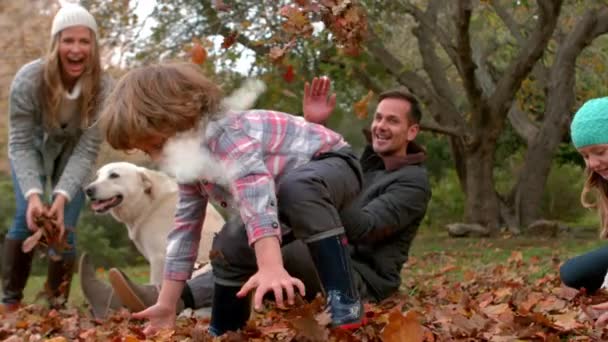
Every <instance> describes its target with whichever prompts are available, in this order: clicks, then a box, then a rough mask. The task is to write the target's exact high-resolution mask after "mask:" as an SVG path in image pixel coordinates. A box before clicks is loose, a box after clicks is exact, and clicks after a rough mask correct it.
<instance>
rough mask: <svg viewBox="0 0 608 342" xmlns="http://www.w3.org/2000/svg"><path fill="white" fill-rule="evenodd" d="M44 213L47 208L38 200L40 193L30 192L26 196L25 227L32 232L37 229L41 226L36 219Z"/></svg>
mask: <svg viewBox="0 0 608 342" xmlns="http://www.w3.org/2000/svg"><path fill="white" fill-rule="evenodd" d="M45 214H47V209H46V207H45V206H44V204H42V201H41V200H40V195H38V194H31V195H30V196H29V197H28V198H27V211H26V213H25V220H26V222H27V228H28V229H29V230H31V231H32V232H35V231H37V230H38V229H40V228H42V227H40V226H38V224H37V223H36V221H37V219H38V218H39V217H40V216H43V215H45Z"/></svg>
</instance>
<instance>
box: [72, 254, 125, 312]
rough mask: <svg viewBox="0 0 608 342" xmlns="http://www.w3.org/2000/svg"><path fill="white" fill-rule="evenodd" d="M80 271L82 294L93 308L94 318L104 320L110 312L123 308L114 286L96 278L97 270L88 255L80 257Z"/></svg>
mask: <svg viewBox="0 0 608 342" xmlns="http://www.w3.org/2000/svg"><path fill="white" fill-rule="evenodd" d="M78 269H79V271H78V272H79V273H78V274H79V276H80V287H81V289H82V294H83V295H84V298H85V299H86V301H87V302H88V303H89V305H90V307H91V311H92V314H93V317H95V318H97V319H103V318H105V317H106V316H107V315H108V313H109V312H110V310H118V309H120V308H121V307H122V303H121V302H120V298H118V296H116V293H115V292H114V290H113V289H112V286H110V284H108V283H105V282H103V281H101V280H99V279H97V277H96V276H95V268H94V267H93V264H92V263H91V262H90V260H89V256H88V255H87V253H83V254H82V256H81V257H80V264H79V267H78Z"/></svg>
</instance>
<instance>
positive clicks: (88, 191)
mask: <svg viewBox="0 0 608 342" xmlns="http://www.w3.org/2000/svg"><path fill="white" fill-rule="evenodd" d="M84 193H85V194H86V195H87V196H88V197H89V198H93V197H95V188H94V187H92V186H89V187H87V188H86V189H84Z"/></svg>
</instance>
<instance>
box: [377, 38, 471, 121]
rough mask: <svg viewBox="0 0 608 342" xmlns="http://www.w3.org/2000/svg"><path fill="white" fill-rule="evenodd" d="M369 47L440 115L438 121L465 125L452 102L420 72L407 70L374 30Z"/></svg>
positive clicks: (388, 68)
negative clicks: (435, 89) (442, 95)
mask: <svg viewBox="0 0 608 342" xmlns="http://www.w3.org/2000/svg"><path fill="white" fill-rule="evenodd" d="M367 49H368V51H369V52H370V54H371V55H372V56H374V58H376V59H378V61H380V62H381V63H382V65H384V67H385V68H386V69H387V71H388V72H389V73H390V74H392V75H393V76H394V77H395V78H396V79H397V81H398V82H399V83H400V84H402V85H404V86H406V87H408V88H409V89H410V91H411V92H412V93H414V94H416V95H417V96H418V97H419V98H420V100H422V102H423V103H425V104H426V105H427V106H428V107H429V109H430V111H431V112H432V113H434V114H435V115H437V116H438V120H437V121H438V122H449V123H450V124H452V125H462V126H463V127H464V122H463V120H462V118H461V116H460V114H459V113H458V112H455V111H454V110H453V109H452V104H450V103H449V101H448V100H446V99H444V98H442V97H441V96H438V95H437V94H436V93H435V91H434V90H433V88H431V87H429V85H428V84H427V82H426V81H425V80H424V79H423V78H422V77H420V76H419V75H418V74H416V73H415V72H413V71H407V70H405V67H404V66H403V64H402V63H401V62H400V61H399V60H398V59H397V58H395V56H394V55H393V54H392V53H391V52H390V51H388V49H387V48H386V47H385V46H384V45H383V44H382V42H381V41H380V39H379V38H378V36H377V35H376V34H375V33H374V32H373V30H370V32H369V39H368V40H367Z"/></svg>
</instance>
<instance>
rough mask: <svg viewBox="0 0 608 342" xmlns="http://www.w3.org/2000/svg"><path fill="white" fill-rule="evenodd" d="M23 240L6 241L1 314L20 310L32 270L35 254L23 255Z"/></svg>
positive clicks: (3, 260)
mask: <svg viewBox="0 0 608 342" xmlns="http://www.w3.org/2000/svg"><path fill="white" fill-rule="evenodd" d="M22 244H23V241H22V240H11V239H5V240H4V248H3V251H2V252H3V253H2V254H3V255H2V292H3V295H4V298H2V306H1V307H0V312H12V311H15V310H17V309H18V308H19V306H20V303H21V300H22V299H23V289H24V288H25V285H26V283H27V279H28V277H29V275H30V270H31V269H32V258H33V256H34V253H33V252H30V253H23V251H22V250H21V245H22Z"/></svg>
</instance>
